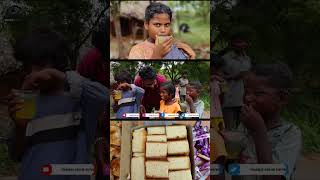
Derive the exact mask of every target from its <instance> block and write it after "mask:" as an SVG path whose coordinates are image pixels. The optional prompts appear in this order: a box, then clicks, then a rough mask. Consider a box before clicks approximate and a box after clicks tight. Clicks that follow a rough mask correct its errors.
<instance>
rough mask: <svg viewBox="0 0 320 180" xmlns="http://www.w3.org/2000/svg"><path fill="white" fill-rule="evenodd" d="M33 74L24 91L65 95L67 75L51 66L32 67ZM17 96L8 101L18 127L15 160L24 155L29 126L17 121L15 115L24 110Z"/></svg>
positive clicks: (12, 94)
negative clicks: (26, 133)
mask: <svg viewBox="0 0 320 180" xmlns="http://www.w3.org/2000/svg"><path fill="white" fill-rule="evenodd" d="M31 69H32V72H31V73H30V74H29V75H28V76H26V78H25V80H24V82H23V85H22V89H24V90H40V92H42V91H43V90H44V91H45V92H46V93H50V94H59V93H63V90H64V82H65V78H66V77H65V74H64V73H63V72H61V71H58V70H56V69H53V68H50V66H46V67H39V66H32V68H31ZM16 97H17V95H16V94H15V93H14V92H12V93H11V94H10V95H9V97H8V99H9V102H8V111H9V114H10V116H11V118H12V119H13V121H14V123H15V125H16V139H17V141H16V143H15V148H14V151H15V152H13V156H14V159H18V157H19V156H20V155H21V154H23V152H24V151H25V148H26V138H25V132H26V127H27V124H28V120H26V119H16V118H15V116H14V115H15V113H16V112H17V111H18V110H20V109H22V105H21V104H22V103H23V102H21V101H18V100H17V98H16Z"/></svg>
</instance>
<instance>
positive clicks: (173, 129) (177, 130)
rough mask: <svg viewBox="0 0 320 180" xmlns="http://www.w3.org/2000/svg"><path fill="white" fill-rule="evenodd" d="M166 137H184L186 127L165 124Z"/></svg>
mask: <svg viewBox="0 0 320 180" xmlns="http://www.w3.org/2000/svg"><path fill="white" fill-rule="evenodd" d="M166 134H167V139H168V140H169V139H186V138H187V128H186V126H183V125H178V126H166Z"/></svg>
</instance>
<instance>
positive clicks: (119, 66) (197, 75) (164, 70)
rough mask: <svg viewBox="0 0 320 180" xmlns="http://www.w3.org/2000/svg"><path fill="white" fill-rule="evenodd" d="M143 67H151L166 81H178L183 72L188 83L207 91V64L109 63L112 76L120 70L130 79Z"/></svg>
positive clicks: (208, 66) (176, 62)
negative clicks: (192, 82) (127, 73)
mask: <svg viewBox="0 0 320 180" xmlns="http://www.w3.org/2000/svg"><path fill="white" fill-rule="evenodd" d="M143 66H151V67H152V68H153V69H154V70H155V71H156V72H158V73H160V74H163V75H165V76H166V77H167V79H168V80H171V81H174V80H178V79H179V78H180V77H181V75H182V73H183V72H187V73H188V79H189V81H193V80H197V81H200V83H202V85H203V90H204V91H209V74H210V63H209V62H196V61H192V62H180V61H159V62H157V61H149V62H148V61H144V62H137V61H132V62H128V61H118V62H112V63H111V69H112V72H113V73H114V74H116V73H118V72H119V71H121V70H126V71H128V72H129V73H130V74H131V75H132V77H135V76H136V74H137V73H138V71H139V69H140V68H141V67H143Z"/></svg>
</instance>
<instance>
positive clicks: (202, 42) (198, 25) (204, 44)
mask: <svg viewBox="0 0 320 180" xmlns="http://www.w3.org/2000/svg"><path fill="white" fill-rule="evenodd" d="M151 2H157V1H125V2H121V1H111V2H110V26H109V27H110V58H111V59H126V58H128V55H129V52H130V49H131V47H132V46H134V45H136V44H137V43H139V42H143V41H144V40H145V39H146V38H147V37H148V34H147V32H146V31H145V30H144V25H143V24H144V13H145V9H146V7H147V6H148V5H149V4H150V3H151ZM158 2H161V3H163V4H166V5H167V6H169V7H170V8H171V10H172V12H173V19H172V28H173V32H174V38H175V39H177V40H180V41H182V42H185V43H187V44H188V45H189V46H190V47H191V48H192V49H193V50H194V51H195V52H196V58H197V59H210V1H158Z"/></svg>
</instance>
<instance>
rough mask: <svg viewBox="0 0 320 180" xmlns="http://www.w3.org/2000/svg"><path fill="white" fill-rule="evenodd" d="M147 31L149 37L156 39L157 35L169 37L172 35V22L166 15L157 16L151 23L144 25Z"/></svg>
mask: <svg viewBox="0 0 320 180" xmlns="http://www.w3.org/2000/svg"><path fill="white" fill-rule="evenodd" d="M144 27H145V29H146V30H147V31H148V33H149V37H151V38H152V39H154V40H155V39H156V35H160V36H169V35H170V34H171V20H170V16H169V15H168V14H166V13H162V14H155V15H154V16H153V18H151V19H150V21H149V22H145V23H144Z"/></svg>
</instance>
